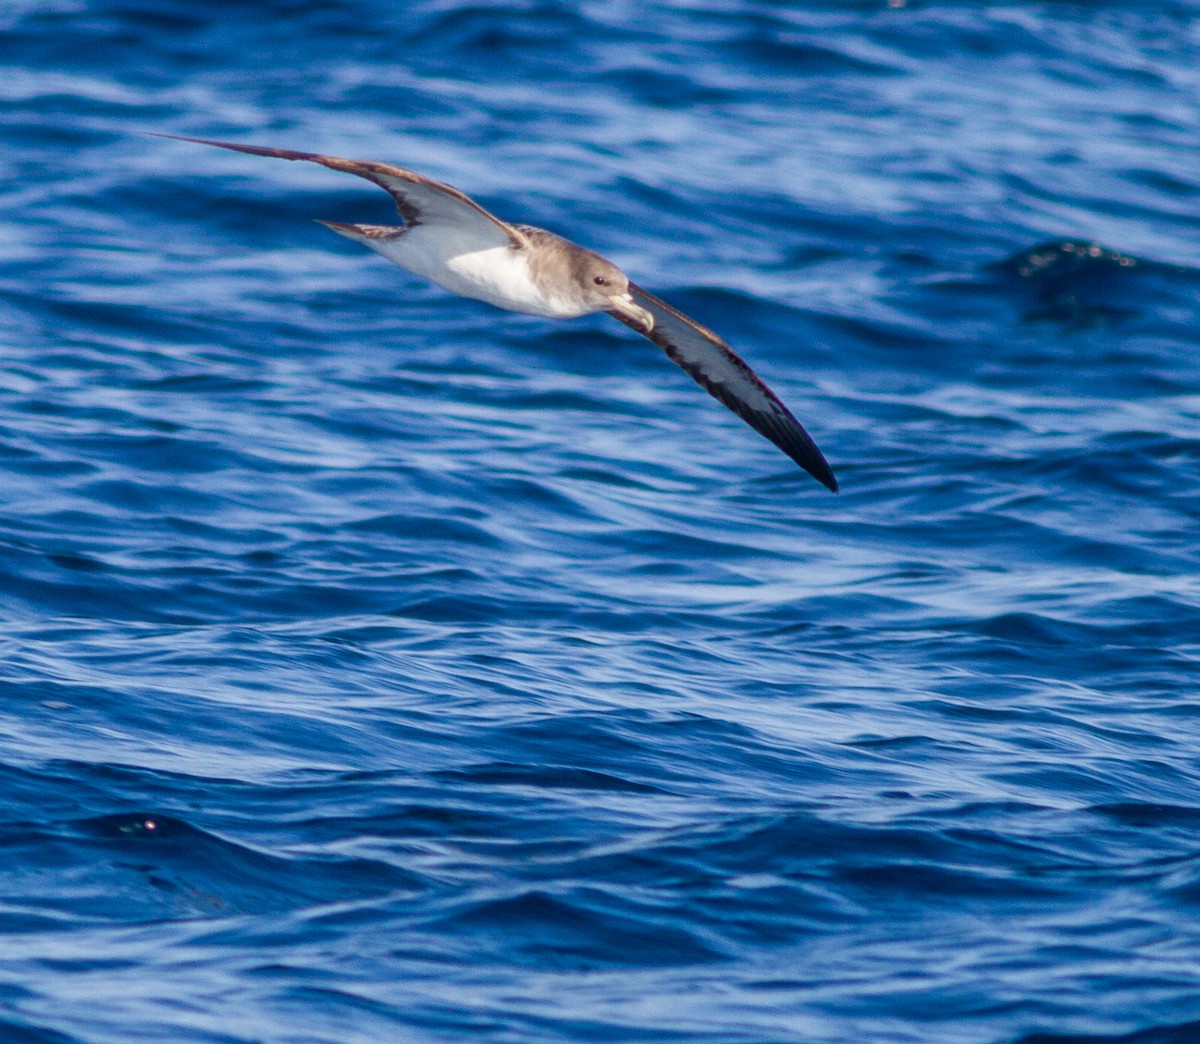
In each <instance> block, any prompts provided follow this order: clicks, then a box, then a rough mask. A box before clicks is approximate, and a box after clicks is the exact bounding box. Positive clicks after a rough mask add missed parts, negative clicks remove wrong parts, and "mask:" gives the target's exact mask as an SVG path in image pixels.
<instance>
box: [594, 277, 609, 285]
mask: <svg viewBox="0 0 1200 1044" xmlns="http://www.w3.org/2000/svg"><path fill="white" fill-rule="evenodd" d="M592 282H593V283H595V284H596V285H597V286H608V280H607V279H605V278H604V276H596V277H595V278H594V279H593V280H592Z"/></svg>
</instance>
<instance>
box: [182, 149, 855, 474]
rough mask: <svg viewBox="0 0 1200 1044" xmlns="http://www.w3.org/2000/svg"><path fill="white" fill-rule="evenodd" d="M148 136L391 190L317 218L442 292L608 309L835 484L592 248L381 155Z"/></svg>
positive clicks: (724, 354)
mask: <svg viewBox="0 0 1200 1044" xmlns="http://www.w3.org/2000/svg"><path fill="white" fill-rule="evenodd" d="M158 136H159V137H164V138H175V139H176V140H179V141H191V142H195V143H197V144H200V145H215V146H217V147H218V148H222V149H232V150H234V151H235V152H248V153H250V154H251V155H254V156H274V157H277V158H279V159H286V160H307V161H309V162H310V163H320V164H321V165H322V166H325V167H329V168H331V169H333V170H343V171H345V172H346V173H348V174H357V175H358V176H359V177H360V178H366V179H367V180H368V181H372V182H374V183H375V184H376V185H378V186H379V187H380V188H382V189H384V190H385V191H386V192H387V193H388V194H389V195H390V196H391V197H392V199H394V200H395V201H396V209H397V210H398V211H399V212H400V216H401V217H402V218H403V219H404V224H403V225H399V226H392V225H352V224H346V223H344V222H340V221H322V222H321V224H323V225H325V226H327V227H328V228H331V229H333V231H334V232H337V233H338V234H339V235H343V236H345V237H346V238H347V239H353V240H355V241H356V242H359V243H362V244H363V245H364V246H368V247H370V248H371V249H372V250H376V251H378V252H379V253H381V254H382V255H383V256H384V257H386V258H387V259H388V260H389V261H393V262H395V263H396V264H397V265H399V266H400V267H401V268H405V269H407V270H408V271H410V272H412V273H414V274H415V275H418V276H421V277H422V278H423V279H428V280H429V281H430V282H431V283H436V284H437V285H438V286H440V287H443V288H445V289H446V290H449V291H450V292H451V293H454V294H459V295H460V296H462V297H471V298H475V299H476V300H479V301H486V302H487V303H488V304H492V305H495V306H497V307H498V308H504V309H507V310H508V311H510V312H525V313H528V314H531V315H541V316H547V317H549V318H553V319H570V318H574V317H576V316H580V315H588V314H590V313H593V312H607V313H608V314H609V315H611V316H613V317H614V318H616V319H619V320H620V321H621V322H623V323H624V324H625V325H626V326H628V327H631V328H632V329H634V330H636V331H637V332H638V333H640V334H641V335H642V336H643V337H646V338H649V339H650V340H651V341H653V342H654V343H655V344H657V345H658V346H659V347H660V348H662V349H663V351H665V352H666V353H667V356H668V357H669V358H670V359H671V360H672V361H674V362H675V363H677V364H678V365H679V366H680V367H682V368H683V369H684V371H686V372H687V373H688V374H690V375H691V377H692V378H693V379H694V380H695V381H696V383H698V384H699V385H700V386H701V387H702V388H704V390H705V391H707V392H708V393H709V394H710V395H712V396H713V397H714V398H715V399H717V400H718V401H719V402H721V403H723V404H724V405H726V406H728V407H729V409H731V410H732V411H733V412H734V413H736V414H737V415H738V416H739V417H741V418H742V420H744V421H745V422H746V423H747V424H749V425H750V427H752V428H753V429H754V430H755V431H757V432H759V433H760V434H761V435H764V436H766V438H768V439H770V440H771V441H772V442H773V443H775V445H776V446H778V447H779V448H780V449H781V450H783V452H784V453H786V454H787V455H788V456H789V457H791V458H792V460H794V461H795V462H796V463H797V464H799V465H800V466H801V467H802V468H804V469H805V470H806V471H807V472H808V473H809V474H810V475H812V476H813V477H814V478H815V479H816V480H817V481H818V482H821V483H822V484H824V485H825V486H827V487H828V488H829V489H831V490H833V491H834V492H835V493H836V492H837V488H838V484H837V479H836V478H834V475H833V471H832V469H831V468H830V467H829V464H828V462H827V461H826V460H825V457H824V456H823V455H822V453H821V451H820V450H819V449H817V445H816V443H815V442H813V440H812V439H811V438H810V437H809V434H808V432H806V431H805V430H804V428H803V426H802V425H801V424H800V422H799V421H798V420H796V418H795V417H793V416H792V413H791V411H790V410H789V409H788V408H787V407H786V406H785V405H784V404H783V403H782V401H780V399H779V396H777V395H776V394H775V393H774V392H773V391H771V389H770V388H768V387H767V385H766V384H765V383H764V382H763V380H762V379H761V378H760V377H759V376H758V374H756V373H755V372H754V371H753V370H752V369H750V367H749V366H748V365H746V363H745V362H744V361H743V360H742V358H741V357H740V356H739V355H738V354H737V353H736V352H735V351H734V350H733V349H732V348H730V347H729V345H728V344H726V343H725V342H724V341H723V340H722V339H721V338H720V337H718V336H717V335H716V334H715V333H713V332H712V331H711V330H709V329H707V328H706V327H703V326H701V325H700V324H699V323H697V322H696V321H695V320H693V319H690V318H688V317H687V316H686V315H684V314H683V313H682V312H680V311H678V310H676V309H675V308H672V307H671V306H670V305H669V304H667V303H666V302H665V301H662V300H660V299H659V298H657V297H655V296H654V295H653V294H651V293H648V292H647V291H645V290H643V289H642V288H641V287H639V286H636V285H634V284H633V283H631V282H630V281H629V278H628V277H627V276H626V275H625V273H624V272H622V271H621V270H620V269H619V268H618V267H617V266H616V265H614V264H613V263H612V262H611V261H608V260H606V259H605V258H603V257H601V256H600V255H599V254H596V253H594V252H593V251H591V250H587V249H585V248H584V247H581V246H579V245H578V244H576V243H572V242H571V241H570V240H569V239H564V238H563V237H562V236H558V235H555V234H554V233H553V232H547V231H546V230H545V229H541V228H534V227H533V226H532V225H510V224H509V223H508V222H507V221H502V220H500V218H498V217H496V216H495V215H494V214H491V213H489V212H488V211H487V210H485V209H484V208H483V207H481V206H480V205H479V204H478V203H476V202H475V201H474V200H473V199H471V198H469V197H468V196H466V195H464V194H463V193H462V192H460V191H459V190H458V189H456V188H452V187H451V186H450V185H444V184H442V183H441V182H438V181H434V180H433V179H431V178H427V177H424V176H423V175H421V174H417V173H415V172H413V171H411V170H406V169H405V168H403V167H397V166H393V165H392V164H390V163H375V162H371V161H366V160H350V159H342V158H341V157H339V156H323V155H320V154H318V153H315V152H294V151H292V150H291V149H274V148H264V147H262V146H259V145H236V144H233V143H232V142H226V141H210V140H208V139H207V138H189V137H184V136H182V135H177V134H162V135H158Z"/></svg>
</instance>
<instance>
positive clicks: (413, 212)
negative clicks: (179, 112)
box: [155, 134, 529, 246]
mask: <svg viewBox="0 0 1200 1044" xmlns="http://www.w3.org/2000/svg"><path fill="white" fill-rule="evenodd" d="M155 137H159V138H174V139H175V140H176V141H191V142H195V143H196V144H198V145H215V146H216V147H217V148H219V149H232V150H233V151H234V152H248V153H250V155H252V156H273V157H275V158H276V159H285V160H307V161H308V162H309V163H319V164H321V166H323V167H329V168H330V169H331V170H341V171H345V172H346V173H347V174H355V175H357V176H358V177H360V178H366V179H367V180H368V181H371V182H374V183H375V184H376V185H378V186H379V187H380V188H381V189H383V190H384V191H385V192H387V193H388V195H390V196H391V197H392V199H394V200H395V201H396V209H397V210H398V211H399V212H400V216H401V217H402V218H404V220H405V223H406V224H407V225H408V226H409V227H412V226H414V225H431V226H432V225H441V226H443V227H447V228H453V229H456V230H459V231H462V232H467V233H470V234H471V235H472V236H473V238H475V239H477V240H478V241H479V242H480V243H483V244H489V243H496V244H497V245H499V244H506V243H511V244H513V245H514V246H528V245H529V242H528V237H527V236H526V235H525V234H524V233H523V232H522V231H520V229H517V228H514V227H513V226H512V225H510V224H509V223H508V222H507V221H501V220H500V219H499V218H498V217H496V215H495V214H492V213H490V212H489V211H487V210H485V209H484V208H483V207H481V206H480V205H479V204H478V203H476V202H475V201H474V200H473V199H471V197H470V196H468V195H466V194H465V193H463V192H460V191H459V190H458V189H456V188H454V187H453V186H451V185H445V184H443V183H442V182H440V181H434V180H433V178H427V177H425V176H424V175H423V174H418V173H416V172H415V171H412V170H406V169H405V168H404V167H397V166H394V165H393V164H391V163H375V162H372V161H370V160H352V159H342V157H341V156H323V155H321V154H320V153H317V152H294V151H292V150H291V149H273V148H266V147H264V146H262V145H236V144H234V143H233V142H228V141H210V140H209V139H208V138H186V137H183V136H182V135H179V134H156V135H155Z"/></svg>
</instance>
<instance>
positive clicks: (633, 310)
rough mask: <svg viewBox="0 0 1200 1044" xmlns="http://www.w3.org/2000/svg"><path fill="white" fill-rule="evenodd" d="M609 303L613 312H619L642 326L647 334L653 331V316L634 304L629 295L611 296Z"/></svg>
mask: <svg viewBox="0 0 1200 1044" xmlns="http://www.w3.org/2000/svg"><path fill="white" fill-rule="evenodd" d="M609 301H610V302H611V303H612V307H613V311H614V312H620V313H621V314H622V315H623V316H625V317H626V318H627V319H631V320H632V321H633V322H635V323H638V324H639V325H641V326H644V327H645V328H646V332H647V333H649V332H650V331H651V330H653V329H654V316H652V315H651V314H650V313H649V312H648V311H646V309H644V308H643V307H642V306H641V305H639V304H635V303H634V300H633V297H632V296H631V295H630V294H613V296H612V297H610V298H609Z"/></svg>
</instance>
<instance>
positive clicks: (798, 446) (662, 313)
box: [608, 283, 838, 493]
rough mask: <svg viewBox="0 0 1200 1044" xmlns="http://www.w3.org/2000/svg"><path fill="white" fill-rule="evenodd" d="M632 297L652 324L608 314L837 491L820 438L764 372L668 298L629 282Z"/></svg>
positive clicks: (806, 469) (611, 313) (621, 315)
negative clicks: (819, 446) (766, 380)
mask: <svg viewBox="0 0 1200 1044" xmlns="http://www.w3.org/2000/svg"><path fill="white" fill-rule="evenodd" d="M629 293H630V294H631V295H632V297H633V299H634V301H636V302H637V303H638V304H639V305H641V306H642V307H643V308H645V309H646V311H648V312H649V313H650V314H651V315H652V316H654V327H653V328H652V329H649V330H648V329H646V327H645V324H644V323H640V322H638V321H637V320H636V319H633V318H630V317H629V316H626V315H623V314H621V313H619V312H615V311H613V312H609V313H608V314H609V315H611V316H613V317H614V318H616V319H620V320H621V322H623V323H624V324H625V325H626V326H628V327H630V328H631V329H634V330H636V331H637V332H638V333H640V334H641V335H642V336H643V337H647V338H649V339H650V340H651V341H653V342H654V343H655V344H657V345H658V346H659V347H660V348H661V349H662V350H663V351H664V352H666V353H667V355H668V356H669V357H670V359H671V360H672V361H673V362H675V363H677V364H678V365H679V366H681V367H682V368H683V369H684V370H685V371H686V372H687V373H688V374H690V375H691V376H692V378H693V379H694V380H695V381H696V383H697V384H699V385H700V387H702V388H703V389H704V390H705V391H706V392H708V393H709V394H710V395H711V396H712V397H713V398H714V399H716V400H717V401H718V402H721V403H723V404H724V405H726V406H728V407H729V409H731V410H733V412H734V413H736V414H737V415H738V416H739V417H741V418H742V420H744V421H745V422H746V423H747V424H749V425H750V427H752V428H753V429H754V430H755V431H757V432H758V433H759V434H760V435H764V436H766V437H767V438H768V439H770V440H771V441H772V442H773V443H775V445H776V446H778V447H779V448H780V449H781V450H783V452H784V453H786V454H787V455H788V456H789V457H791V458H792V460H794V461H795V462H796V463H797V464H799V465H800V467H802V468H803V469H804V470H805V471H807V472H808V473H809V474H810V475H812V477H813V478H815V479H816V480H817V481H818V482H820V483H821V484H822V485H824V486H827V487H828V488H829V489H831V490H832V491H833V492H834V493H836V492H837V489H838V484H837V479H836V478H834V475H833V470H832V469H831V468H830V467H829V463H828V461H826V460H825V457H824V455H823V454H822V453H821V451H820V450H819V449H817V444H816V443H815V442H813V440H812V439H811V438H810V437H809V434H808V432H807V431H805V430H804V428H803V426H802V425H801V424H800V422H799V421H798V420H796V418H795V417H793V416H792V414H791V411H790V410H789V409H788V408H787V407H786V406H785V405H784V404H783V403H782V402H781V401H780V399H779V396H777V395H776V394H775V393H774V392H773V391H771V389H770V388H768V387H767V386H766V384H765V383H764V382H763V380H762V378H760V377H759V376H758V374H756V373H755V372H754V371H753V370H752V369H750V367H749V366H747V365H746V363H745V362H744V361H743V360H742V358H741V357H740V356H739V355H738V354H737V352H735V351H734V350H733V349H732V348H730V347H729V345H728V344H726V343H725V342H724V341H723V340H721V338H720V337H718V336H717V335H716V334H715V333H713V332H712V331H711V330H709V329H707V328H706V327H703V326H701V325H700V324H699V323H697V322H696V321H695V320H693V319H689V318H688V317H687V316H686V315H684V314H683V313H682V312H680V311H677V310H676V309H674V308H672V307H671V306H670V305H669V304H667V303H666V301H663V300H660V299H659V298H657V297H655V296H654V295H653V294H650V293H647V292H646V291H645V290H643V289H641V287H637V286H634V285H633V284H632V283H630V284H629Z"/></svg>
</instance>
